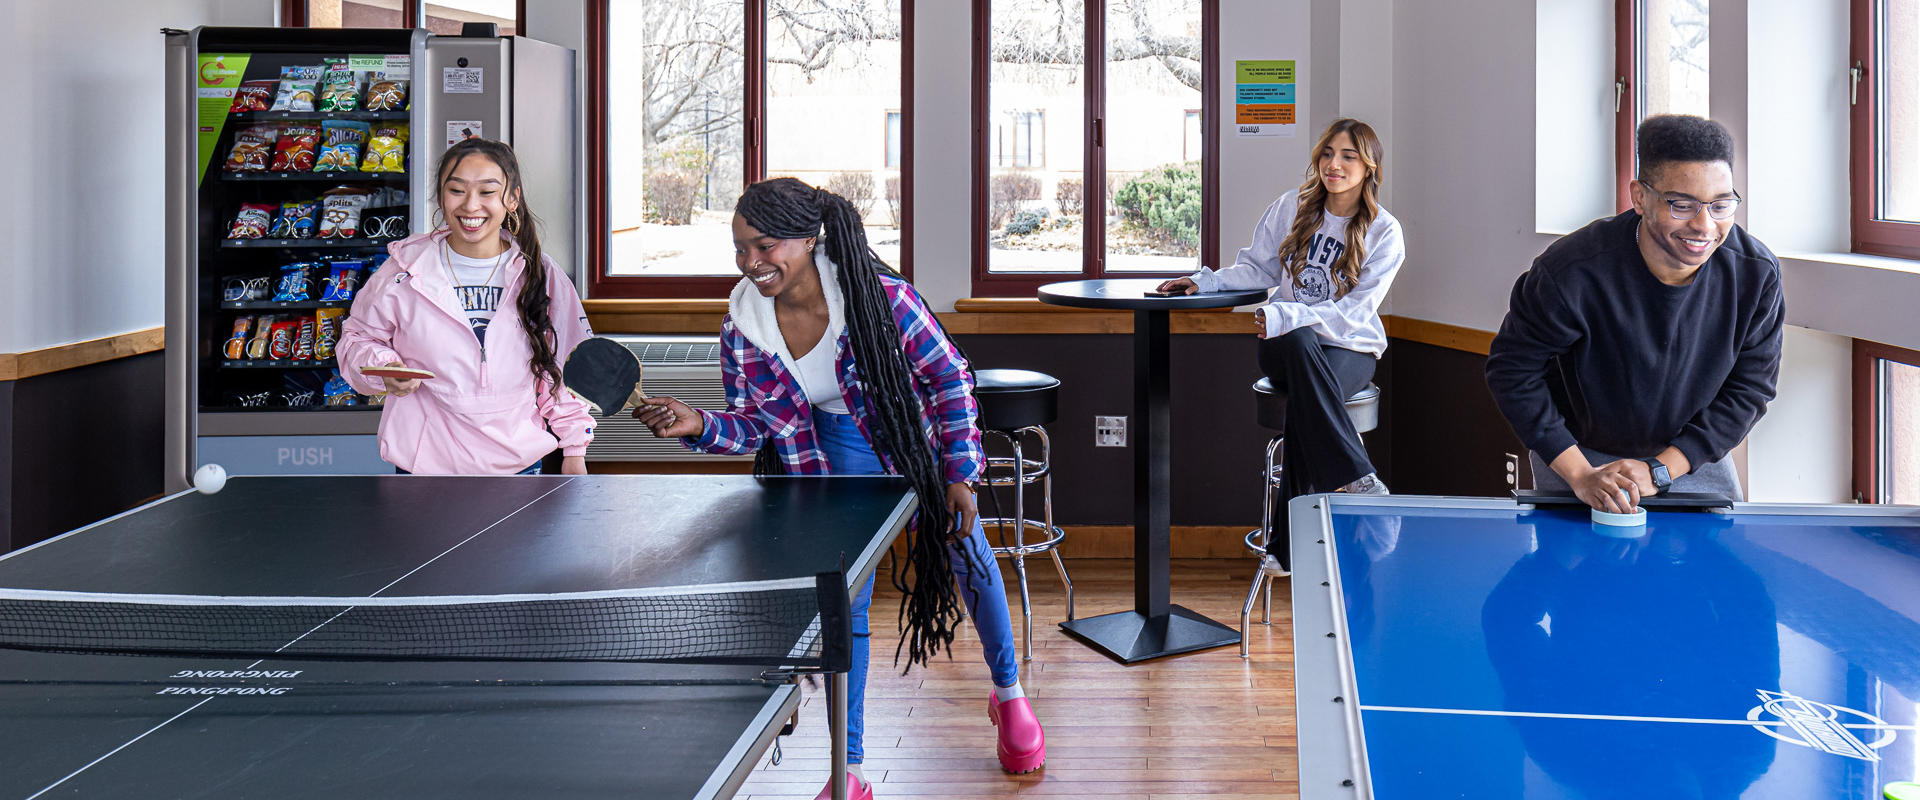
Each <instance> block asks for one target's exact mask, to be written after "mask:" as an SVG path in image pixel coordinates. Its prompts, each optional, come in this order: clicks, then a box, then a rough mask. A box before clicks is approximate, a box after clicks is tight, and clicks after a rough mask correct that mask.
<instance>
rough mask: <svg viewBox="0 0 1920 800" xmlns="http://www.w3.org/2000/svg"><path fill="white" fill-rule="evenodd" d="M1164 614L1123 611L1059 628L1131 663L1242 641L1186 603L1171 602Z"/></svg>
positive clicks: (1118, 658)
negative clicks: (1183, 604)
mask: <svg viewBox="0 0 1920 800" xmlns="http://www.w3.org/2000/svg"><path fill="white" fill-rule="evenodd" d="M1167 610H1168V612H1169V613H1168V614H1167V615H1166V616H1164V617H1149V616H1147V615H1145V614H1141V613H1140V612H1138V611H1120V612H1116V613H1113V614H1101V615H1100V616H1097V617H1083V618H1081V619H1073V620H1067V621H1066V622H1062V623H1060V630H1063V631H1066V632H1067V635H1069V636H1072V637H1073V638H1075V639H1079V640H1080V641H1082V642H1084V643H1086V644H1087V645H1088V646H1090V647H1092V648H1093V649H1095V650H1098V651H1100V652H1102V653H1105V654H1106V656H1107V657H1108V658H1111V659H1113V660H1115V661H1118V662H1120V663H1122V664H1132V663H1135V662H1139V661H1146V660H1148V659H1152V658H1159V657H1161V656H1170V655H1174V654H1176V653H1191V652H1193V651H1195V650H1206V649H1208V648H1212V647H1225V646H1227V645H1231V644H1239V643H1240V632H1239V631H1237V630H1234V629H1233V628H1229V627H1227V626H1225V625H1222V624H1220V623H1218V622H1214V621H1213V620H1210V619H1207V618H1206V617H1204V616H1201V615H1200V614H1199V613H1198V612H1195V611H1193V610H1191V609H1188V608H1185V607H1183V606H1177V605H1175V606H1168V609H1167Z"/></svg>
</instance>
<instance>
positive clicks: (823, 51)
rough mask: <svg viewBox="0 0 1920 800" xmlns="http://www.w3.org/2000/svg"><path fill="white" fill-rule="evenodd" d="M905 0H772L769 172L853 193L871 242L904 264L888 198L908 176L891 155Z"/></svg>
mask: <svg viewBox="0 0 1920 800" xmlns="http://www.w3.org/2000/svg"><path fill="white" fill-rule="evenodd" d="M900 2H901V0H771V1H770V2H769V3H768V4H767V162H766V163H767V175H768V176H769V177H774V176H783V175H784V176H791V177H795V178H799V179H800V180H803V181H806V182H807V183H810V184H812V185H814V186H819V187H823V188H827V189H830V190H832V191H833V192H834V193H835V194H838V195H840V196H842V197H845V198H847V199H848V200H851V201H853V205H854V207H855V208H857V209H859V210H860V211H861V212H862V213H863V214H864V217H865V222H866V226H867V242H868V244H870V245H872V247H873V251H874V252H875V253H876V254H878V255H879V256H880V258H881V260H883V261H885V262H887V263H888V264H891V265H893V266H895V267H896V268H897V267H899V266H900V230H899V228H898V227H897V226H898V223H897V222H896V221H895V218H894V215H893V214H892V213H891V210H890V206H888V205H887V204H886V203H885V202H878V201H880V200H883V199H884V198H885V197H886V182H887V179H888V178H890V177H897V176H898V175H899V169H898V168H889V166H888V164H887V151H888V146H889V142H888V141H887V138H886V137H887V131H888V118H889V115H890V114H891V115H892V116H893V117H894V118H895V119H897V118H898V114H899V112H898V110H897V109H899V108H900V57H901V47H900V19H901V11H900ZM896 129H897V128H896ZM728 266H729V267H731V263H729V265H728Z"/></svg>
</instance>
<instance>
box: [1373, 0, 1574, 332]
mask: <svg viewBox="0 0 1920 800" xmlns="http://www.w3.org/2000/svg"><path fill="white" fill-rule="evenodd" d="M1534 30H1535V24H1534V15H1533V4H1531V3H1526V4H1518V3H1513V2H1511V0H1457V1H1456V2H1447V3H1433V2H1422V0H1398V2H1396V3H1395V5H1394V19H1393V38H1392V49H1393V59H1394V69H1393V85H1394V92H1393V126H1394V128H1393V138H1392V140H1391V141H1390V142H1389V144H1388V146H1389V148H1391V152H1392V155H1393V161H1392V163H1391V165H1390V166H1389V167H1388V174H1387V179H1388V181H1389V182H1390V183H1391V184H1392V185H1393V186H1394V187H1395V188H1394V193H1393V203H1392V205H1390V206H1389V207H1388V208H1389V210H1391V211H1392V212H1393V214H1394V216H1396V217H1399V219H1400V224H1401V227H1402V229H1403V230H1404V231H1405V232H1406V238H1407V263H1406V266H1405V267H1404V268H1403V269H1401V271H1400V275H1399V277H1398V278H1396V279H1395V280H1394V287H1393V296H1392V301H1393V313H1395V314H1397V315H1400V316H1405V317H1413V318H1416V319H1423V320H1431V321H1434V322H1444V323H1448V324H1452V325H1461V326H1465V327H1469V328H1477V329H1480V330H1495V329H1497V328H1498V327H1499V326H1500V320H1501V318H1502V317H1504V316H1505V315H1506V311H1507V293H1508V292H1509V291H1510V290H1511V289H1512V288H1513V281H1514V278H1516V277H1518V276H1519V274H1520V273H1521V272H1522V271H1524V270H1525V269H1526V268H1527V266H1528V265H1529V264H1530V263H1532V261H1533V258H1534V256H1537V255H1539V254H1540V251H1541V250H1543V249H1545V248H1546V246H1547V244H1549V243H1551V242H1552V241H1553V237H1551V236H1543V235H1540V234H1537V233H1534V224H1533V219H1534V201H1533V196H1534V185H1533V168H1534V162H1535V159H1534V130H1533V124H1532V122H1533V120H1534V96H1533V92H1534V76H1533V72H1534V51H1533V47H1532V46H1531V42H1532V39H1533V37H1534ZM1342 38H1343V39H1345V38H1349V37H1347V36H1346V30H1345V26H1343V29H1342ZM1376 46H1378V45H1376ZM1341 60H1342V63H1343V68H1344V66H1345V65H1347V64H1351V63H1353V59H1351V58H1349V57H1347V54H1345V53H1343V54H1342V59H1341ZM1342 100H1343V101H1344V100H1345V98H1344V97H1343V98H1342Z"/></svg>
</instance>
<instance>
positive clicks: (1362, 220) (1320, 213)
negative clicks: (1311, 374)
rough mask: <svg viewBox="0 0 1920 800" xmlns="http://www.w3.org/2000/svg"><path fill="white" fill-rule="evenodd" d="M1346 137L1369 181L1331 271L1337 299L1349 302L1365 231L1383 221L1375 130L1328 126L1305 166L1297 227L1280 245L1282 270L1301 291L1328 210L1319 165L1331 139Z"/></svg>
mask: <svg viewBox="0 0 1920 800" xmlns="http://www.w3.org/2000/svg"><path fill="white" fill-rule="evenodd" d="M1342 133H1344V134H1347V135H1348V136H1350V137H1352V139H1353V146H1354V149H1356V150H1359V151H1360V163H1362V164H1365V165H1366V166H1367V177H1366V179H1365V180H1363V181H1361V182H1360V210H1358V211H1355V212H1353V219H1350V220H1347V237H1346V238H1347V242H1346V244H1347V249H1346V250H1345V251H1344V252H1342V253H1341V254H1340V258H1339V259H1337V260H1335V261H1334V262H1333V264H1331V265H1330V266H1331V270H1330V271H1331V272H1332V273H1333V296H1334V297H1336V298H1338V297H1346V296H1347V293H1348V292H1351V291H1353V287H1355V286H1358V285H1360V267H1361V266H1362V265H1364V264H1366V263H1367V229H1368V228H1371V227H1373V220H1374V219H1375V218H1377V217H1379V216H1380V182H1381V180H1383V177H1382V176H1381V174H1380V161H1381V159H1383V158H1384V157H1385V155H1386V150H1385V149H1384V148H1382V147H1381V146H1380V136H1379V135H1378V134H1375V133H1374V132H1373V126H1371V125H1368V124H1367V123H1364V122H1361V121H1360V120H1357V119H1353V118H1351V117H1342V118H1340V119H1336V120H1334V121H1333V124H1332V125H1328V126H1327V132H1326V133H1323V134H1321V135H1320V142H1319V143H1318V144H1316V145H1314V146H1313V159H1312V160H1311V161H1309V162H1307V180H1306V182H1305V183H1302V184H1300V207H1299V209H1298V210H1297V211H1295V212H1294V215H1293V227H1292V229H1291V230H1289V231H1288V232H1287V238H1286V239H1285V240H1284V241H1282V242H1281V243H1280V264H1281V265H1282V266H1283V267H1284V268H1285V269H1286V270H1287V274H1288V276H1289V277H1291V278H1292V279H1293V280H1294V281H1295V282H1296V285H1297V283H1298V281H1299V280H1300V271H1301V270H1303V269H1306V267H1307V248H1308V247H1310V246H1312V244H1313V234H1314V233H1315V232H1316V231H1319V230H1320V223H1321V220H1322V218H1323V217H1324V212H1325V211H1326V208H1327V186H1326V184H1324V183H1321V182H1320V159H1321V157H1322V154H1324V153H1326V152H1328V148H1330V147H1332V146H1333V137H1335V136H1338V135H1340V134H1342Z"/></svg>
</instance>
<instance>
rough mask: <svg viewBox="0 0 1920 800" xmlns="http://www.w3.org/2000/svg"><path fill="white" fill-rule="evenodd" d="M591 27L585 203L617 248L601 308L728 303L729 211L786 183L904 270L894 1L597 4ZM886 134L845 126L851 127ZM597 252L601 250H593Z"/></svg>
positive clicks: (904, 121) (907, 110) (903, 100)
mask: <svg viewBox="0 0 1920 800" xmlns="http://www.w3.org/2000/svg"><path fill="white" fill-rule="evenodd" d="M602 1H603V3H604V5H603V6H602V8H603V9H604V17H599V16H590V19H589V42H590V45H589V49H590V50H592V51H593V52H592V53H590V57H589V79H590V81H591V83H590V86H589V92H591V93H593V96H598V97H600V98H602V100H603V103H602V104H603V106H604V109H605V114H606V120H605V127H604V130H605V131H606V135H605V137H604V139H603V138H601V137H599V136H595V135H593V134H592V132H593V131H596V130H599V129H600V128H599V127H598V125H597V124H596V123H594V122H593V121H591V120H590V122H589V131H590V138H591V139H592V141H590V142H589V144H588V148H589V150H590V151H591V152H590V157H592V158H595V159H604V161H603V162H602V163H603V164H604V168H596V167H593V166H590V168H589V180H590V181H593V182H595V183H596V184H598V186H597V188H596V189H595V190H593V191H592V192H591V193H590V195H589V196H590V197H592V198H595V205H596V206H599V208H598V209H597V210H590V211H589V215H588V216H589V220H590V221H591V220H595V219H596V218H597V219H599V220H603V221H604V222H605V223H606V225H607V230H610V231H611V232H612V233H611V236H610V238H609V241H608V242H607V243H606V245H605V252H604V253H603V254H602V253H596V254H595V256H594V258H593V261H594V263H595V264H596V265H597V266H596V270H595V272H596V275H597V277H596V279H595V282H594V287H593V293H594V294H595V295H597V296H601V297H607V296H615V297H618V296H641V297H714V298H718V297H725V296H726V294H727V291H728V290H730V289H731V288H732V286H733V284H734V283H735V282H736V281H737V280H738V278H739V275H738V273H737V272H736V270H735V268H734V264H733V234H732V228H731V225H732V217H733V206H734V203H735V202H736V201H738V199H739V197H740V192H741V190H743V189H744V188H745V187H746V185H747V184H748V183H751V182H753V181H757V180H761V179H762V178H764V177H776V176H791V177H795V178H799V179H801V180H803V181H806V182H807V183H810V184H813V185H815V186H819V187H822V188H825V189H828V190H831V191H833V192H835V193H837V194H840V195H841V196H843V197H846V198H847V199H848V200H850V201H852V202H853V204H854V206H855V207H857V208H859V209H861V211H862V212H863V213H864V214H865V220H866V226H867V235H868V239H869V242H870V243H871V244H872V246H873V249H874V251H875V252H877V253H879V255H880V257H881V258H882V259H884V260H885V261H887V262H888V263H889V264H892V265H894V266H895V267H898V268H901V269H903V270H904V269H905V268H906V265H905V264H903V263H902V257H903V256H904V255H905V253H906V252H907V250H906V246H905V245H906V238H905V230H906V227H907V220H908V214H909V210H908V207H907V206H908V203H907V202H906V198H907V197H908V196H909V195H908V190H907V181H908V175H906V174H904V172H905V168H903V167H902V164H904V163H906V162H909V161H911V159H912V139H911V134H910V127H911V102H912V101H911V98H910V97H907V96H905V95H903V94H902V91H901V88H902V86H903V85H905V81H908V80H910V79H911V78H910V75H909V74H908V69H907V64H908V63H909V61H908V59H910V57H911V51H910V50H908V49H906V43H905V42H904V37H903V34H902V32H903V31H904V30H907V29H908V25H909V22H910V19H909V16H908V13H909V12H908V6H907V5H905V4H903V3H901V2H900V0H602ZM857 119H869V120H884V124H883V125H871V124H869V125H847V124H845V123H844V121H845V120H857ZM596 249H597V248H596Z"/></svg>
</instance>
